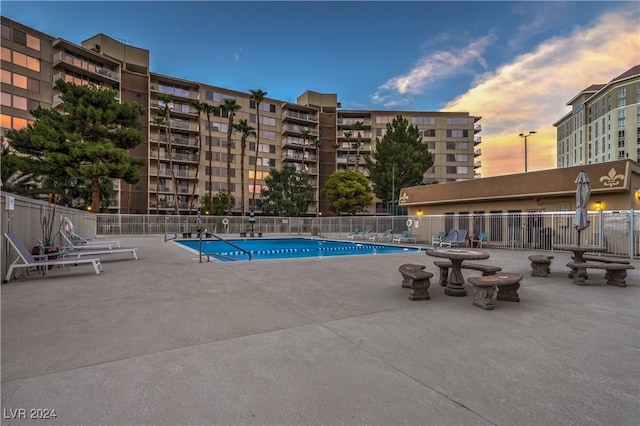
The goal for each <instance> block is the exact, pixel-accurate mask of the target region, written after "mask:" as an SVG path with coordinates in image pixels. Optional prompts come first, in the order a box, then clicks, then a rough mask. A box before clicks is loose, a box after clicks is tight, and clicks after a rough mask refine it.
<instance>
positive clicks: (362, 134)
mask: <svg viewBox="0 0 640 426" xmlns="http://www.w3.org/2000/svg"><path fill="white" fill-rule="evenodd" d="M345 131H350V130H340V131H338V132H337V133H336V138H337V139H338V140H339V141H344V140H345V139H346V137H345V136H344V132H345ZM350 139H351V142H356V141H357V140H358V134H357V133H356V132H353V135H351V138H350ZM360 139H361V140H366V139H371V132H366V131H365V132H360Z"/></svg>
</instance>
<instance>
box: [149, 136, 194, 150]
mask: <svg viewBox="0 0 640 426" xmlns="http://www.w3.org/2000/svg"><path fill="white" fill-rule="evenodd" d="M152 136H153V135H152ZM149 141H150V142H151V143H154V144H157V143H158V135H155V137H151V138H149ZM159 142H160V143H161V144H166V143H167V138H166V137H165V136H160V141H159ZM171 145H175V146H188V147H193V148H200V141H199V140H198V139H195V138H181V137H179V136H174V137H171Z"/></svg>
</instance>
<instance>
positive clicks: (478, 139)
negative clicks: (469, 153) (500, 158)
mask: <svg viewBox="0 0 640 426" xmlns="http://www.w3.org/2000/svg"><path fill="white" fill-rule="evenodd" d="M481 143H482V138H481V137H480V136H478V137H477V138H474V139H473V144H474V145H480V144H481Z"/></svg>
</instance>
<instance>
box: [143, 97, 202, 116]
mask: <svg viewBox="0 0 640 426" xmlns="http://www.w3.org/2000/svg"><path fill="white" fill-rule="evenodd" d="M149 108H150V109H152V110H154V111H158V110H160V109H162V108H164V105H161V104H160V102H158V101H151V102H150V103H149ZM171 115H178V116H183V117H194V118H196V117H198V116H199V115H200V112H199V111H198V110H197V109H195V108H194V107H192V106H191V105H184V104H182V105H178V106H177V107H174V108H172V109H171Z"/></svg>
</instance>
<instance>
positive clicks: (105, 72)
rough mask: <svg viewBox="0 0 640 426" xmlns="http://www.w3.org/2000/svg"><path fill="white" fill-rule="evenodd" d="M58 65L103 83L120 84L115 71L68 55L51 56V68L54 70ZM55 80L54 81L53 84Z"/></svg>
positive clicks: (57, 54) (118, 74)
mask: <svg viewBox="0 0 640 426" xmlns="http://www.w3.org/2000/svg"><path fill="white" fill-rule="evenodd" d="M60 64H64V65H65V66H66V67H67V68H68V69H72V70H73V71H74V72H77V73H79V74H83V75H87V76H91V77H92V78H96V79H98V80H101V81H104V82H109V83H113V82H117V83H119V82H120V73H119V72H118V71H115V70H110V69H107V68H104V67H101V66H100V65H96V64H93V63H91V62H88V61H85V60H83V59H82V58H78V57H77V56H73V55H70V54H68V53H65V52H58V53H56V54H55V55H53V65H52V68H56V66H59V65H60ZM55 81H57V80H54V82H55Z"/></svg>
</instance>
